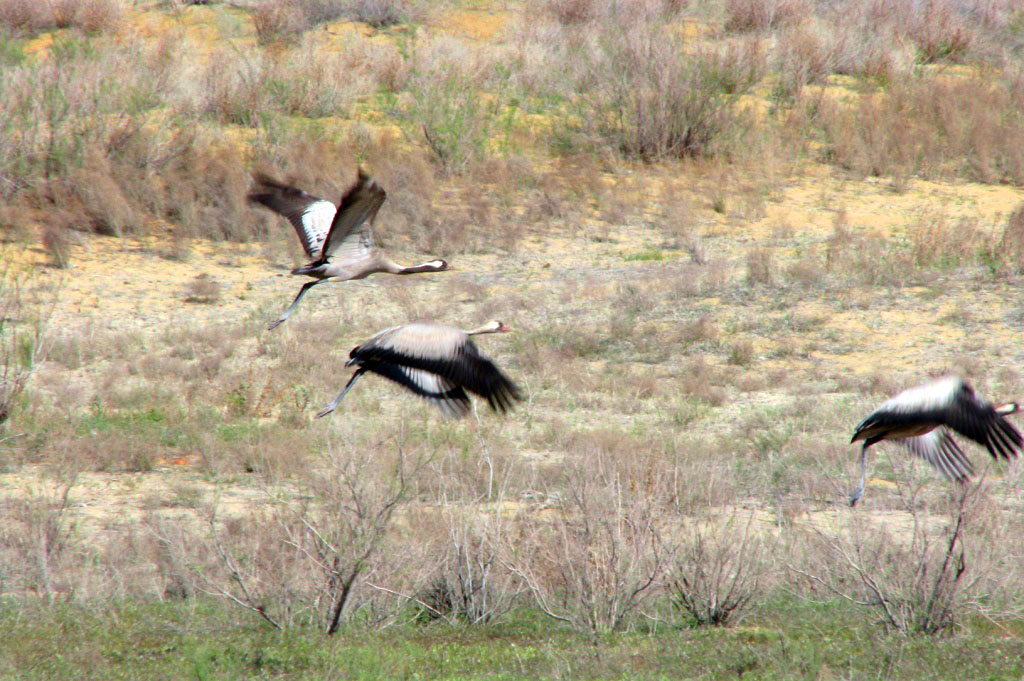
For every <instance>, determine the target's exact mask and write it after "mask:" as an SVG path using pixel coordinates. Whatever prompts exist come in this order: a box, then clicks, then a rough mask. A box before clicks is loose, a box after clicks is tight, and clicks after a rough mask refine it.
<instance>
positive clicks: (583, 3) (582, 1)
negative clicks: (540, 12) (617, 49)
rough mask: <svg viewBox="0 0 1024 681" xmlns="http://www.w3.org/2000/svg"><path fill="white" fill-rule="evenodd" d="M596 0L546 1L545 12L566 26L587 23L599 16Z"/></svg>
mask: <svg viewBox="0 0 1024 681" xmlns="http://www.w3.org/2000/svg"><path fill="white" fill-rule="evenodd" d="M597 5H598V3H597V2H596V0H546V2H543V3H542V7H543V9H544V10H545V11H547V12H548V13H549V14H551V15H552V16H554V17H555V19H557V20H558V22H559V23H561V24H564V25H566V26H574V25H576V24H583V23H586V22H588V21H590V20H592V19H594V18H596V17H597V16H598V11H599V9H598V7H597Z"/></svg>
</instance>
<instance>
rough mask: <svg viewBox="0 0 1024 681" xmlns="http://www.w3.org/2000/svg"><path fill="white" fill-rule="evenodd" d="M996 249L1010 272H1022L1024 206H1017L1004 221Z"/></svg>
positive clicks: (1023, 264) (1023, 257)
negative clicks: (1004, 224)
mask: <svg viewBox="0 0 1024 681" xmlns="http://www.w3.org/2000/svg"><path fill="white" fill-rule="evenodd" d="M998 248H999V251H998V252H999V254H1000V257H1001V259H1002V260H1003V261H1004V262H1005V263H1006V264H1007V266H1008V267H1009V268H1010V270H1011V271H1012V272H1014V273H1020V272H1024V204H1020V205H1018V206H1017V207H1016V208H1015V209H1014V210H1013V212H1012V213H1010V215H1009V217H1008V218H1007V219H1006V226H1005V227H1004V228H1003V235H1002V237H1001V238H1000V239H999V247H998Z"/></svg>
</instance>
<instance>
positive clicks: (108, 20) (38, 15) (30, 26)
mask: <svg viewBox="0 0 1024 681" xmlns="http://www.w3.org/2000/svg"><path fill="white" fill-rule="evenodd" d="M122 11H123V10H122V2H121V1H120V0H52V1H50V2H34V1H33V0H3V1H2V2H0V26H2V27H3V28H5V29H8V30H14V31H19V32H25V33H30V34H34V33H41V32H43V31H50V30H53V29H60V28H77V29H81V30H82V31H85V32H86V33H112V32H115V31H117V30H118V29H119V27H120V25H121V22H122Z"/></svg>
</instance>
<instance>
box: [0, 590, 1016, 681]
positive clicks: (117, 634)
mask: <svg viewBox="0 0 1024 681" xmlns="http://www.w3.org/2000/svg"><path fill="white" fill-rule="evenodd" d="M748 622H750V624H749V625H748V626H743V627H739V628H735V629H676V628H672V627H667V626H664V625H661V626H653V625H652V626H649V627H648V628H646V629H644V630H642V631H634V632H629V633H620V634H610V635H604V636H598V637H596V638H595V637H592V636H589V635H584V634H578V633H575V632H573V631H570V630H569V629H567V628H566V627H564V626H562V625H559V624H557V623H555V622H554V621H552V620H549V619H546V618H543V616H541V615H540V614H539V613H537V612H536V611H534V610H532V609H522V610H519V611H516V612H514V613H513V614H512V616H511V617H510V618H508V619H507V620H505V621H504V622H503V623H502V624H498V625H488V626H482V627H464V626H454V627H453V626H450V625H447V624H438V623H435V624H431V625H424V624H416V623H413V622H407V623H403V624H398V625H395V626H391V627H388V628H385V629H366V628H364V627H363V626H362V625H350V626H349V627H348V628H347V629H344V630H342V631H341V632H340V633H339V634H338V635H337V636H335V637H332V638H327V637H326V636H325V635H324V634H323V633H322V632H320V631H318V630H315V629H293V630H289V631H285V632H278V631H274V630H272V629H270V628H269V627H266V626H264V625H262V624H260V623H259V622H258V621H257V620H255V619H253V618H251V617H248V616H246V615H245V614H244V613H242V612H241V611H240V610H237V609H232V608H231V607H230V606H229V605H227V604H226V603H224V602H222V601H214V600H207V599H198V600H189V601H175V602H165V603H140V602H135V601H122V602H112V603H104V604H102V605H101V604H93V605H88V604H83V605H68V604H62V605H57V606H53V607H42V606H36V605H29V606H26V605H24V604H21V605H17V604H15V603H14V602H13V601H11V602H8V603H6V604H4V605H2V606H0V627H2V628H3V630H4V632H5V634H4V636H3V637H2V638H0V669H3V670H4V671H3V672H2V673H0V678H18V679H57V678H60V679H67V678H75V679H115V678H121V679H136V680H140V681H141V680H144V679H226V680H229V679H254V678H259V679H265V678H273V679H322V678H337V679H530V678H562V679H598V678H600V679H679V678H700V679H712V680H717V679H723V680H724V679H820V678H844V679H876V678H889V679H900V678H905V679H948V678H950V677H949V674H950V673H951V670H956V676H957V678H965V679H967V678H969V679H981V678H984V679H994V680H999V679H1017V678H1020V677H1021V675H1022V674H1024V665H1022V663H1021V659H1022V658H1021V656H1022V654H1024V642H1022V640H1021V638H1020V636H1007V633H1008V630H1007V629H1005V628H994V627H992V626H991V625H989V624H985V623H981V622H979V624H978V626H976V627H975V626H969V627H967V628H966V629H965V630H964V631H962V632H960V633H959V634H957V635H956V636H953V637H951V638H944V639H942V638H925V637H921V638H913V639H905V638H900V637H897V636H895V635H892V634H890V633H888V632H886V630H884V629H883V628H881V627H880V626H878V625H877V624H875V623H874V622H873V621H872V620H871V619H870V617H865V616H864V613H863V612H862V611H858V610H855V609H852V608H851V607H850V606H849V605H846V604H843V603H838V602H829V603H820V604H811V603H805V602H802V601H799V600H796V599H793V598H786V599H782V600H777V601H773V602H771V603H769V604H767V605H765V606H763V607H762V608H761V609H760V612H759V613H757V614H756V615H755V616H754V617H752V618H751V619H749V620H748ZM1018 629H1019V628H1018Z"/></svg>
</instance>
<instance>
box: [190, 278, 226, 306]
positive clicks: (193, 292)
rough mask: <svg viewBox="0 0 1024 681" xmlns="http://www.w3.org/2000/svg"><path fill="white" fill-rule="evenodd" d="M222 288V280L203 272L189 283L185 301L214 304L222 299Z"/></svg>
mask: <svg viewBox="0 0 1024 681" xmlns="http://www.w3.org/2000/svg"><path fill="white" fill-rule="evenodd" d="M220 289H221V286H220V282H219V281H217V280H216V279H214V278H212V277H211V276H210V275H209V274H207V273H206V272H203V273H202V274H199V275H196V278H195V279H193V280H192V281H191V282H190V283H189V285H188V288H187V289H186V290H185V302H186V303H203V304H206V305H212V304H213V303H216V302H217V301H218V300H220Z"/></svg>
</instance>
